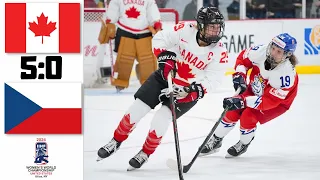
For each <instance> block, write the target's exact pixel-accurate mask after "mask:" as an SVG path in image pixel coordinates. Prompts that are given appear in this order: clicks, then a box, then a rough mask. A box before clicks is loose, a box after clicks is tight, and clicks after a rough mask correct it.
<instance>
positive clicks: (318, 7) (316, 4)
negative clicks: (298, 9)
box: [310, 0, 320, 18]
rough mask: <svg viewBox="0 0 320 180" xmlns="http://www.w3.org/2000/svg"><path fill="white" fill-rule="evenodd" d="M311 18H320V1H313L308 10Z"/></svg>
mask: <svg viewBox="0 0 320 180" xmlns="http://www.w3.org/2000/svg"><path fill="white" fill-rule="evenodd" d="M310 17H311V18H320V0H313V3H312V5H311V10H310Z"/></svg>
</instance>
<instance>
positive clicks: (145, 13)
mask: <svg viewBox="0 0 320 180" xmlns="http://www.w3.org/2000/svg"><path fill="white" fill-rule="evenodd" d="M160 18H161V17H160V12H159V9H158V6H157V4H156V2H155V0H111V1H110V4H109V6H108V7H107V9H106V19H110V20H111V23H117V24H118V27H119V28H121V29H123V30H125V31H128V32H131V33H133V34H142V33H146V32H150V31H149V30H148V26H153V25H154V23H155V22H157V21H159V20H160Z"/></svg>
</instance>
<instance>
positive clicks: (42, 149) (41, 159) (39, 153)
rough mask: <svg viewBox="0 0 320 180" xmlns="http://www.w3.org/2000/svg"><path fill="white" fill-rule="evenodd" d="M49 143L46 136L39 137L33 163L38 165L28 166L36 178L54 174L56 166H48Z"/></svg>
mask: <svg viewBox="0 0 320 180" xmlns="http://www.w3.org/2000/svg"><path fill="white" fill-rule="evenodd" d="M48 152H49V151H48V144H47V142H46V139H45V138H37V142H36V144H35V155H34V157H33V159H34V160H33V163H34V164H36V166H26V168H27V169H28V172H29V173H30V175H33V176H35V177H36V178H46V177H48V176H50V175H52V173H53V171H54V170H55V169H56V166H48V165H47V164H49V153H48Z"/></svg>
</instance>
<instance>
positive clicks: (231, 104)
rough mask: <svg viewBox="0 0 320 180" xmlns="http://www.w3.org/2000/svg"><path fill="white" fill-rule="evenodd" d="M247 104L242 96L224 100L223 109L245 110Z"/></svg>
mask: <svg viewBox="0 0 320 180" xmlns="http://www.w3.org/2000/svg"><path fill="white" fill-rule="evenodd" d="M245 104H246V102H245V99H244V97H243V96H241V95H240V96H234V97H227V98H224V99H223V108H226V107H228V110H237V109H243V108H245Z"/></svg>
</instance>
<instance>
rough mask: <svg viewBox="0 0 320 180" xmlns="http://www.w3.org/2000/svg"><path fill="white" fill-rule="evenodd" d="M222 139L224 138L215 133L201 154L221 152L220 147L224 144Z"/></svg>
mask: <svg viewBox="0 0 320 180" xmlns="http://www.w3.org/2000/svg"><path fill="white" fill-rule="evenodd" d="M222 140H223V138H219V137H217V136H216V135H213V136H212V137H211V138H210V140H209V141H208V142H207V144H206V145H205V146H204V148H203V149H202V151H201V152H200V155H199V156H200V157H201V156H206V155H209V154H213V153H216V152H219V150H220V147H221V146H222Z"/></svg>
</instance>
